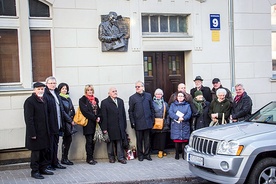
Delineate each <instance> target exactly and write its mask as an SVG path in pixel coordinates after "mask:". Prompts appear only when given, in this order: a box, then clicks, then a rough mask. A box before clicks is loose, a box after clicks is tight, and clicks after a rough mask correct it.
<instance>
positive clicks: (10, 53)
mask: <svg viewBox="0 0 276 184" xmlns="http://www.w3.org/2000/svg"><path fill="white" fill-rule="evenodd" d="M28 1H29V7H26V6H17V5H16V4H17V3H19V2H21V1H20V0H0V16H1V15H2V16H1V17H0V90H1V89H3V90H6V89H14V88H6V87H10V86H14V87H18V88H21V87H22V86H23V87H25V86H26V87H30V86H29V85H30V81H34V82H35V81H44V80H45V79H46V78H47V77H48V76H50V75H52V52H51V28H52V20H51V18H50V6H49V5H47V4H45V3H43V2H41V1H40V0H28ZM16 11H19V12H20V13H18V12H16ZM22 13H26V14H27V15H28V17H30V18H29V27H21V26H20V25H21V20H22V21H23V22H24V23H25V22H26V20H23V19H20V17H15V16H16V15H21V14H22ZM12 16H13V17H12ZM26 17H27V16H26ZM45 18H46V19H45ZM18 35H20V36H18ZM26 38H28V39H26ZM29 39H30V40H29ZM20 53H31V56H30V57H31V58H28V57H23V56H21V54H20ZM25 56H26V55H25ZM30 61H32V63H30ZM21 67H22V68H21ZM31 73H32V75H30V74H31ZM26 76H27V77H26ZM31 77H32V78H31ZM25 79H26V80H25Z"/></svg>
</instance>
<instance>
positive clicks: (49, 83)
mask: <svg viewBox="0 0 276 184" xmlns="http://www.w3.org/2000/svg"><path fill="white" fill-rule="evenodd" d="M47 84H57V83H55V82H49V83H47Z"/></svg>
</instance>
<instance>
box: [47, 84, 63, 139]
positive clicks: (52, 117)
mask: <svg viewBox="0 0 276 184" xmlns="http://www.w3.org/2000/svg"><path fill="white" fill-rule="evenodd" d="M54 91H55V94H56V96H57V98H58V101H59V103H58V105H59V110H60V117H59V118H60V123H61V125H60V126H61V127H58V117H57V106H56V100H55V97H54V96H53V95H52V93H51V92H50V91H49V89H48V87H46V88H45V92H44V95H43V97H44V99H45V100H46V101H47V106H48V121H49V129H50V133H51V134H59V131H60V129H62V120H63V115H64V109H63V105H62V102H61V99H60V96H59V92H58V89H57V88H56V89H55V90H54Z"/></svg>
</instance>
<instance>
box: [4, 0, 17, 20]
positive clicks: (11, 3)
mask: <svg viewBox="0 0 276 184" xmlns="http://www.w3.org/2000/svg"><path fill="white" fill-rule="evenodd" d="M0 15H4V16H16V7H15V0H0Z"/></svg>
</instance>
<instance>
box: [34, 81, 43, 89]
mask: <svg viewBox="0 0 276 184" xmlns="http://www.w3.org/2000/svg"><path fill="white" fill-rule="evenodd" d="M33 87H34V88H38V87H45V84H43V83H41V82H36V83H34V85H33Z"/></svg>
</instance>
